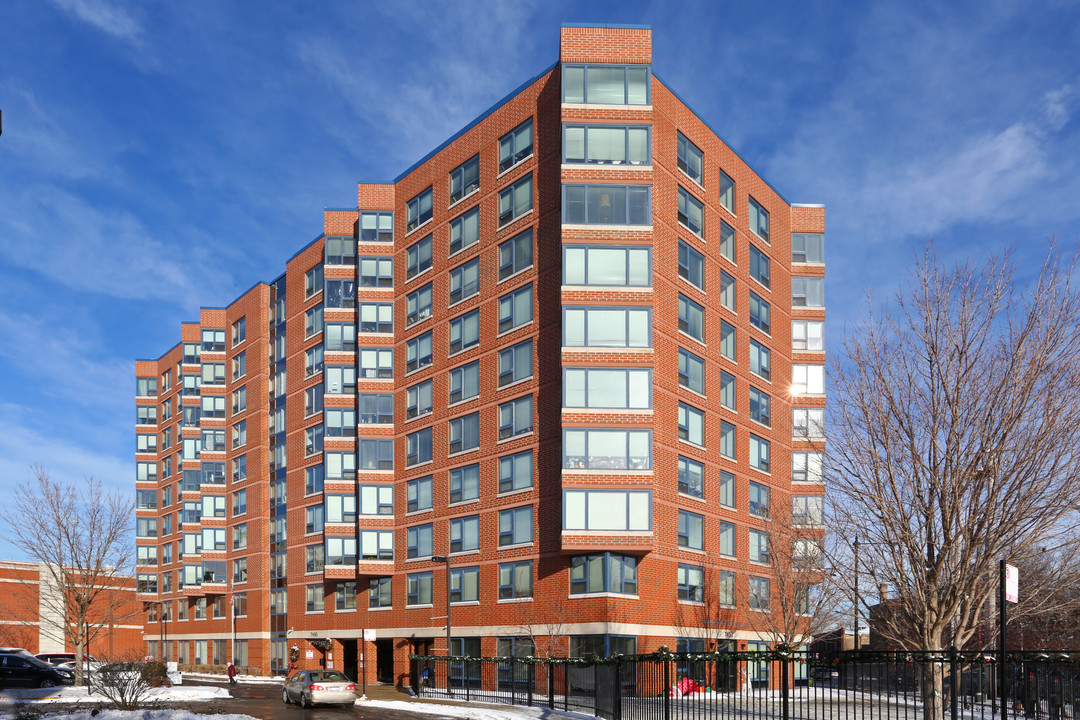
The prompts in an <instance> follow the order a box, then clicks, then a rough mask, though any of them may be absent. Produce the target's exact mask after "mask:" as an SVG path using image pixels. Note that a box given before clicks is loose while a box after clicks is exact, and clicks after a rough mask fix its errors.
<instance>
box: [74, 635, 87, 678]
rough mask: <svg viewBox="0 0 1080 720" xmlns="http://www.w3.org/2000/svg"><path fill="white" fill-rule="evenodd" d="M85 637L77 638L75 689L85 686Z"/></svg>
mask: <svg viewBox="0 0 1080 720" xmlns="http://www.w3.org/2000/svg"><path fill="white" fill-rule="evenodd" d="M84 654H85V653H84V652H83V637H82V633H81V632H80V633H78V634H76V636H75V687H82V686H83V667H84V662H83V655H84Z"/></svg>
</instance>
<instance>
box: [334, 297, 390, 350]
mask: <svg viewBox="0 0 1080 720" xmlns="http://www.w3.org/2000/svg"><path fill="white" fill-rule="evenodd" d="M359 315H360V332H365V333H392V332H394V305H393V303H360V313H359ZM349 325H352V323H349ZM326 349H327V350H332V349H333V348H331V347H330V336H329V331H328V334H327V341H326ZM355 349H356V345H355V341H354V344H353V346H352V348H350V350H355Z"/></svg>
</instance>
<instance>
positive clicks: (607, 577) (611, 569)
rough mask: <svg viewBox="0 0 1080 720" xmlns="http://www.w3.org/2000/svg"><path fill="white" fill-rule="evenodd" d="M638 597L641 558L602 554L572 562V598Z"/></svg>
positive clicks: (574, 558) (580, 556)
mask: <svg viewBox="0 0 1080 720" xmlns="http://www.w3.org/2000/svg"><path fill="white" fill-rule="evenodd" d="M603 592H610V593H618V594H621V595H636V594H637V558H635V557H632V556H629V555H616V554H614V553H602V554H599V555H575V556H574V557H571V558H570V594H571V595H585V594H589V593H603Z"/></svg>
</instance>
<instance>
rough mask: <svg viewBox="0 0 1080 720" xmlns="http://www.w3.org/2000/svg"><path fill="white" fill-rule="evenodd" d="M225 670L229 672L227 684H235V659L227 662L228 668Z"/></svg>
mask: <svg viewBox="0 0 1080 720" xmlns="http://www.w3.org/2000/svg"><path fill="white" fill-rule="evenodd" d="M227 672H228V673H229V684H230V685H235V684H236V661H235V660H232V661H230V662H229V669H228V671H227Z"/></svg>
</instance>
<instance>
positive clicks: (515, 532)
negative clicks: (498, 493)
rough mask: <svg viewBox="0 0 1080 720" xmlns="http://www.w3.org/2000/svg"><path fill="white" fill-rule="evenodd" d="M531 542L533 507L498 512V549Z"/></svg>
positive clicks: (525, 506)
mask: <svg viewBox="0 0 1080 720" xmlns="http://www.w3.org/2000/svg"><path fill="white" fill-rule="evenodd" d="M532 541H533V506H532V505H524V506H522V507H517V508H509V509H507V510H500V511H499V547H506V546H507V545H524V544H525V543H531V542H532Z"/></svg>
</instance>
